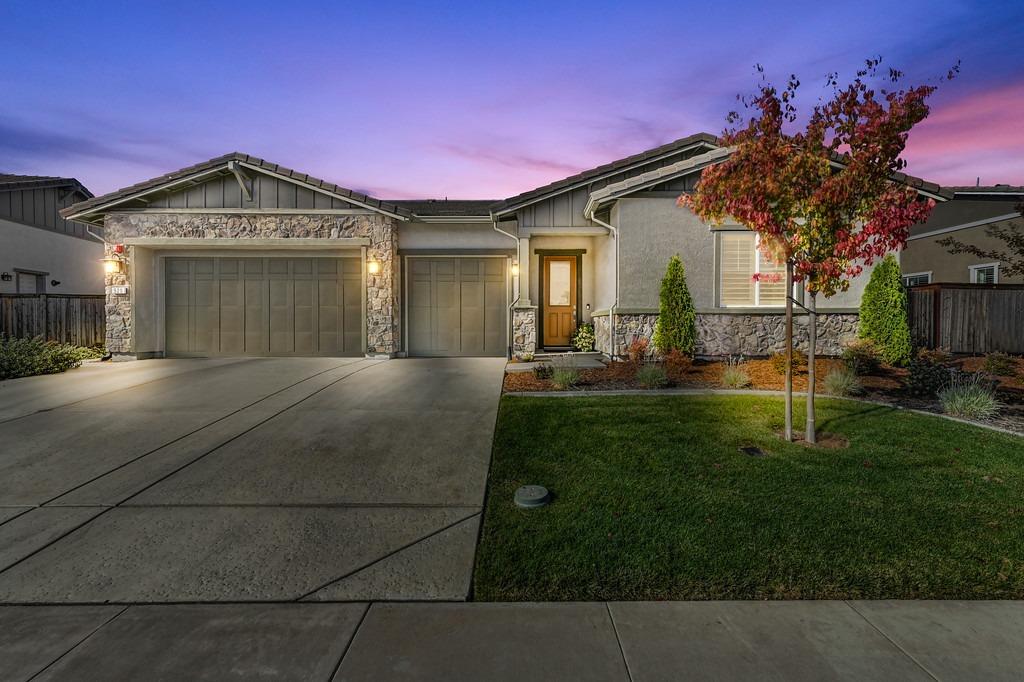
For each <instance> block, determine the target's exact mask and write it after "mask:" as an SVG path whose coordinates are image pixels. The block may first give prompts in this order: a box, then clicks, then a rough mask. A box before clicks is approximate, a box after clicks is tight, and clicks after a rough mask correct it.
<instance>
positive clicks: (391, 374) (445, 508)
mask: <svg viewBox="0 0 1024 682" xmlns="http://www.w3.org/2000/svg"><path fill="white" fill-rule="evenodd" d="M503 365H504V361H503V360H502V359H500V358H494V359H473V358H467V359H451V360H442V359H437V360H433V359H431V360H391V361H381V360H366V359H339V358H259V359H257V358H252V359H230V360H225V359H218V360H158V361H145V362H136V363H123V364H115V365H108V364H103V365H97V364H90V365H87V366H85V367H83V368H81V369H79V370H74V371H72V372H69V373H67V374H63V375H56V376H48V377H32V378H28V379H18V380H14V381H9V382H3V383H2V384H0V443H2V444H3V446H2V447H0V603H6V604H107V603H119V604H143V603H161V602H175V603H182V602H196V603H210V602H299V601H305V602H316V601H352V600H355V601H366V600H434V599H440V600H462V599H465V598H466V597H467V595H468V593H469V588H470V580H471V574H472V567H473V552H474V548H475V544H476V538H477V530H478V527H479V522H480V514H481V508H482V505H483V500H484V487H485V483H486V477H487V468H488V464H489V460H490V451H491V440H492V436H493V431H494V423H495V415H496V410H497V406H498V398H499V393H500V389H501V381H502V368H503ZM106 608H107V607H104V609H106ZM106 612H107V611H105V610H103V609H101V610H100V611H98V613H106ZM327 612H328V611H323V613H327Z"/></svg>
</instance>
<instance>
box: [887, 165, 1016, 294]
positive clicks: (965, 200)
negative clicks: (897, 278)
mask: <svg viewBox="0 0 1024 682" xmlns="http://www.w3.org/2000/svg"><path fill="white" fill-rule="evenodd" d="M946 189H947V190H948V191H950V192H952V193H953V199H952V200H951V201H947V202H945V203H942V204H939V205H937V206H936V207H935V208H934V209H933V210H932V214H931V215H930V216H929V217H928V220H927V221H926V222H924V223H922V224H920V225H915V226H914V227H913V228H911V230H910V239H909V240H908V241H907V247H906V248H905V249H904V250H903V251H902V253H901V254H900V264H901V266H902V270H903V281H904V282H905V283H906V284H907V285H908V286H915V285H919V284H932V283H939V282H958V283H970V284H1024V277H1022V276H1019V275H1018V276H1016V277H1007V276H1006V275H1005V274H1004V273H1002V272H1000V267H999V266H1000V263H999V262H998V260H993V259H991V258H979V257H978V256H975V255H973V254H970V253H957V254H953V253H950V252H949V248H948V247H945V246H943V245H941V244H939V243H938V242H939V241H940V240H942V239H946V238H947V237H954V238H956V240H957V241H960V242H962V243H964V244H969V245H972V246H976V247H978V248H979V249H981V250H983V251H996V252H998V251H1006V244H1005V243H1004V242H1003V241H1001V240H999V239H997V238H995V237H993V236H992V235H990V234H989V230H990V229H992V228H993V227H1016V228H1017V229H1018V230H1021V231H1022V232H1024V217H1022V216H1021V213H1020V210H1019V209H1018V206H1019V205H1020V204H1021V203H1022V202H1024V187H1013V186H1010V185H992V186H988V187H981V186H977V187H947V188H946Z"/></svg>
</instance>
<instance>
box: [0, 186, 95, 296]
mask: <svg viewBox="0 0 1024 682" xmlns="http://www.w3.org/2000/svg"><path fill="white" fill-rule="evenodd" d="M91 197H92V193H91V192H90V191H89V190H88V189H86V188H85V187H84V186H83V185H82V183H80V182H79V181H78V180H75V179H74V178H58V177H47V176H39V175H11V174H6V173H0V294H45V293H51V294H102V293H103V270H102V269H101V268H100V259H101V258H103V239H102V238H101V236H98V235H97V234H91V233H90V228H89V226H88V225H86V224H84V223H81V222H76V221H73V220H67V219H65V218H63V217H62V216H61V215H60V211H61V209H64V208H67V207H68V206H71V205H72V204H75V203H77V202H80V201H82V200H83V199H89V198H91ZM99 231H100V228H92V232H99Z"/></svg>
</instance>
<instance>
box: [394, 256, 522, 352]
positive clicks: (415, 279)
mask: <svg viewBox="0 0 1024 682" xmlns="http://www.w3.org/2000/svg"><path fill="white" fill-rule="evenodd" d="M505 267H506V259H504V258H444V257H441V258H410V259H409V261H408V267H407V269H406V271H407V277H408V280H409V281H408V283H407V285H406V286H407V291H408V294H409V300H408V301H407V309H408V310H407V322H408V325H409V335H408V339H409V352H410V353H411V354H412V355H448V356H458V355H462V356H472V355H498V356H500V355H504V353H505V346H506V341H505V317H506V308H505V306H506V296H507V294H506V275H505Z"/></svg>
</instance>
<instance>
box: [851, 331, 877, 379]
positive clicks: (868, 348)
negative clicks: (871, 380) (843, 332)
mask: <svg viewBox="0 0 1024 682" xmlns="http://www.w3.org/2000/svg"><path fill="white" fill-rule="evenodd" d="M843 362H845V363H846V366H847V367H849V368H850V370H851V371H853V372H854V373H856V374H871V373H873V372H876V371H878V368H879V367H881V366H882V354H881V352H879V350H878V346H876V345H875V342H874V341H872V340H871V339H853V340H852V341H848V342H846V343H845V344H844V345H843Z"/></svg>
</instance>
